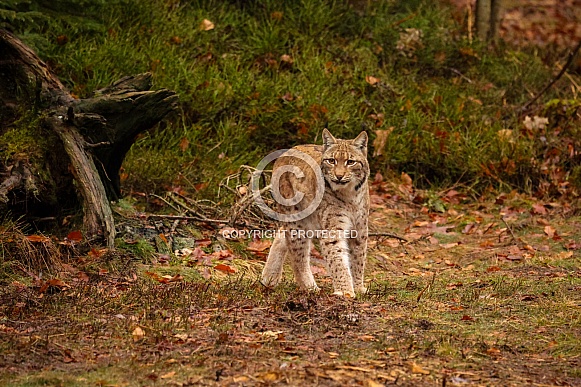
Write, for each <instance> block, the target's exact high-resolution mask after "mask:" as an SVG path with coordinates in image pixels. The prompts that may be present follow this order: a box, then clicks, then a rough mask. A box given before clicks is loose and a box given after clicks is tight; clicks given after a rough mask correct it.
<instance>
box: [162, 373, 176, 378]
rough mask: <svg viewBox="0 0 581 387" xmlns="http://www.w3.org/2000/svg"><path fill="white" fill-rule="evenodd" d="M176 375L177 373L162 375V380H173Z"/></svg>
mask: <svg viewBox="0 0 581 387" xmlns="http://www.w3.org/2000/svg"><path fill="white" fill-rule="evenodd" d="M175 374H176V372H175V371H170V372H168V373H167V374H163V375H161V376H160V378H162V379H170V378H173V377H174V375H175Z"/></svg>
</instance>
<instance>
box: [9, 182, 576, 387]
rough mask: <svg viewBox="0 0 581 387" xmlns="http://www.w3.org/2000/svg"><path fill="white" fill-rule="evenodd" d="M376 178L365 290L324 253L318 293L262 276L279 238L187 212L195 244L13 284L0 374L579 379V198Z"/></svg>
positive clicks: (133, 380) (353, 381)
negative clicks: (339, 292) (193, 221)
mask: <svg viewBox="0 0 581 387" xmlns="http://www.w3.org/2000/svg"><path fill="white" fill-rule="evenodd" d="M372 187H373V188H372V203H373V208H372V214H371V231H372V233H374V234H373V235H374V236H373V237H372V241H371V244H370V249H369V256H370V258H369V265H368V270H367V276H366V277H367V279H368V281H369V293H368V294H366V295H363V296H358V297H357V298H355V299H345V298H338V297H334V296H332V295H331V289H330V278H329V277H328V276H327V275H326V270H325V267H324V263H323V261H322V260H321V259H320V258H319V255H318V253H317V252H316V251H313V271H314V272H315V277H316V279H317V282H318V283H319V285H320V286H321V287H322V291H321V292H319V293H318V294H310V293H305V292H301V291H299V290H298V289H296V287H295V285H294V283H293V282H292V276H291V275H290V273H287V274H288V276H287V278H288V280H287V281H285V283H284V284H282V285H281V286H279V287H277V288H275V289H266V288H264V287H263V286H262V285H260V284H259V283H258V281H257V280H258V274H259V272H260V270H261V267H262V265H263V261H264V258H265V255H266V253H267V252H268V246H269V241H268V240H262V241H257V240H250V241H249V240H224V239H223V238H221V237H220V230H219V229H212V228H211V227H208V226H207V225H186V224H185V223H183V222H182V224H181V225H180V226H179V227H178V229H177V230H174V231H173V234H172V232H171V230H170V232H167V233H166V234H165V235H164V236H163V238H162V239H165V240H167V241H171V240H172V238H175V236H176V235H177V234H178V233H180V232H181V233H184V232H186V231H187V232H188V233H189V234H190V235H195V236H194V237H193V238H194V239H195V240H196V247H197V249H196V248H195V247H194V246H192V250H189V251H190V253H189V255H188V254H187V250H185V251H186V254H183V251H182V253H180V256H179V257H177V258H176V257H174V258H171V259H166V258H167V255H165V254H161V253H155V254H154V257H155V258H154V259H153V261H151V262H149V263H147V264H145V263H143V262H140V261H135V260H134V261H128V257H127V256H124V255H120V253H111V252H106V251H100V250H95V249H93V250H91V251H89V252H88V253H86V254H85V255H83V256H81V257H79V258H77V259H75V260H72V261H71V262H69V263H68V264H65V265H63V267H62V271H61V272H60V273H57V275H55V276H54V277H53V278H44V279H42V278H38V276H37V274H33V273H26V272H24V271H20V272H15V273H14V275H13V276H12V277H11V278H8V279H6V280H5V281H4V282H5V283H4V284H3V286H1V287H0V300H1V301H0V384H2V385H14V386H37V385H38V386H41V385H42V386H47V385H48V386H77V385H99V386H148V385H168V386H192V385H232V386H244V385H293V386H296V385H322V386H344V385H362V386H380V385H399V386H421V385H425V386H433V385H442V386H446V385H471V386H472V385H474V386H496V385H498V386H500V385H502V386H525V385H526V386H530V385H534V386H575V385H581V372H580V370H581V357H580V356H581V313H580V312H581V269H580V267H581V266H580V265H579V264H580V261H581V259H580V255H579V248H581V241H580V240H579V234H578V232H577V230H578V228H579V226H580V225H581V217H580V216H579V207H577V206H574V205H571V204H566V203H557V202H551V203H542V202H540V201H538V200H535V199H533V198H530V197H525V196H523V195H519V194H516V193H512V194H508V195H498V196H496V195H494V194H492V193H491V194H490V195H487V196H486V195H485V196H484V197H468V196H466V195H465V194H462V193H460V192H459V191H456V190H453V189H452V190H447V191H445V192H440V193H429V192H419V191H415V190H414V189H413V188H412V186H411V184H410V180H409V178H407V177H406V176H405V175H404V176H402V179H401V181H398V182H395V183H393V182H391V183H386V182H383V181H381V178H380V176H378V177H377V178H376V181H375V182H374V184H373V186H372ZM420 202H421V203H422V204H420ZM139 221H141V222H145V221H143V220H139ZM144 225H145V226H147V224H146V223H144ZM201 226H203V227H201ZM389 233H394V234H397V235H398V236H400V237H402V238H405V239H406V241H403V240H399V239H397V238H394V237H390V236H383V234H389ZM218 246H220V248H219V249H218V248H217V247H218Z"/></svg>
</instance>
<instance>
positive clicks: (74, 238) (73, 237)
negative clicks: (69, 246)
mask: <svg viewBox="0 0 581 387" xmlns="http://www.w3.org/2000/svg"><path fill="white" fill-rule="evenodd" d="M67 239H68V240H69V241H71V242H80V241H82V240H83V234H82V233H81V232H80V231H71V232H70V233H69V235H67Z"/></svg>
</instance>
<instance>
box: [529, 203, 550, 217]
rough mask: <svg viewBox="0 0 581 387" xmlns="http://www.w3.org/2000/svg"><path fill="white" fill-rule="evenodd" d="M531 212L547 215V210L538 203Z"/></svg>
mask: <svg viewBox="0 0 581 387" xmlns="http://www.w3.org/2000/svg"><path fill="white" fill-rule="evenodd" d="M531 212H532V213H533V214H538V215H545V214H546V213H547V209H546V208H545V206H544V205H542V204H539V203H536V204H533V208H532V209H531Z"/></svg>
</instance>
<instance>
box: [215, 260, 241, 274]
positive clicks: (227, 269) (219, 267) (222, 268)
mask: <svg viewBox="0 0 581 387" xmlns="http://www.w3.org/2000/svg"><path fill="white" fill-rule="evenodd" d="M214 269H216V270H220V271H222V272H224V273H228V274H233V273H236V269H235V268H233V267H231V266H228V265H224V264H223V263H219V264H217V265H216V266H214Z"/></svg>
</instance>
